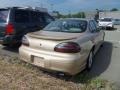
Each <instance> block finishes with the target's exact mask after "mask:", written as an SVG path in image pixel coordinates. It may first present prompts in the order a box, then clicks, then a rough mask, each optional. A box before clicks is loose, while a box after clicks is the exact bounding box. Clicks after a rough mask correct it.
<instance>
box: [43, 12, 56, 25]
mask: <svg viewBox="0 0 120 90" xmlns="http://www.w3.org/2000/svg"><path fill="white" fill-rule="evenodd" d="M44 17H45V21H46V23H47V24H49V23H51V22H52V21H54V19H53V18H52V17H51V16H50V15H48V14H45V15H44Z"/></svg>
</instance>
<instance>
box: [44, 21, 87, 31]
mask: <svg viewBox="0 0 120 90" xmlns="http://www.w3.org/2000/svg"><path fill="white" fill-rule="evenodd" d="M86 28H87V21H85V20H57V21H54V22H52V23H50V24H49V25H48V26H46V27H45V28H44V29H43V30H45V31H54V32H70V33H81V32H84V31H85V30H86Z"/></svg>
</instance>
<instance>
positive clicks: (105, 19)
mask: <svg viewBox="0 0 120 90" xmlns="http://www.w3.org/2000/svg"><path fill="white" fill-rule="evenodd" d="M100 21H104V22H111V21H112V19H111V18H104V19H100Z"/></svg>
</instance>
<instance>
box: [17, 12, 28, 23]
mask: <svg viewBox="0 0 120 90" xmlns="http://www.w3.org/2000/svg"><path fill="white" fill-rule="evenodd" d="M15 22H17V23H27V22H29V12H28V11H25V10H16V11H15Z"/></svg>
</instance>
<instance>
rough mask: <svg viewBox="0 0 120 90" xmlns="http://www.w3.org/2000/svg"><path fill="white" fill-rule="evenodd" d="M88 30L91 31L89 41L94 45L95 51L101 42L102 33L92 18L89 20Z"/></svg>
mask: <svg viewBox="0 0 120 90" xmlns="http://www.w3.org/2000/svg"><path fill="white" fill-rule="evenodd" d="M89 30H90V33H91V41H92V43H93V44H94V45H95V53H96V51H97V50H98V49H99V47H100V45H101V44H102V41H103V37H104V33H103V31H102V30H100V29H99V28H98V26H97V23H96V22H95V21H94V20H91V21H90V22H89Z"/></svg>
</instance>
